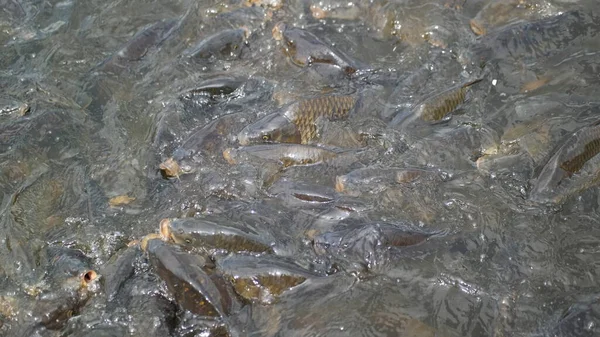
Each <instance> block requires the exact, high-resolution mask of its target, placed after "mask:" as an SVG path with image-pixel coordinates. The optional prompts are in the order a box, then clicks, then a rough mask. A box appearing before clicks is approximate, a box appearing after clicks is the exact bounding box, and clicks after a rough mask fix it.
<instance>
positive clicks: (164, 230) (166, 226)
mask: <svg viewBox="0 0 600 337" xmlns="http://www.w3.org/2000/svg"><path fill="white" fill-rule="evenodd" d="M159 227H160V236H161V238H162V239H163V240H164V241H168V240H169V238H171V220H169V219H162V220H161V221H160V225H159Z"/></svg>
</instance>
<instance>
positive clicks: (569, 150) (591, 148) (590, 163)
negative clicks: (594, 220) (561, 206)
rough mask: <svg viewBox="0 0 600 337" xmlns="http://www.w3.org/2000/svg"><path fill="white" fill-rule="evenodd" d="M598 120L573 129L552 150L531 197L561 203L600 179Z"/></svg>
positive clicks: (540, 200) (599, 123) (542, 201)
mask: <svg viewBox="0 0 600 337" xmlns="http://www.w3.org/2000/svg"><path fill="white" fill-rule="evenodd" d="M598 153H600V121H598V122H596V123H594V124H592V125H589V126H585V127H583V128H581V129H579V130H578V131H577V132H575V133H574V134H573V135H572V136H571V137H570V138H569V139H567V140H566V141H565V143H564V144H563V145H562V146H561V147H560V148H559V149H558V150H557V151H556V152H555V154H554V155H553V156H552V157H551V158H550V160H549V161H548V162H547V163H546V164H545V166H544V167H543V169H542V171H541V172H540V174H539V175H538V176H537V178H536V179H535V181H534V184H533V187H532V189H531V192H530V199H531V200H533V201H536V202H541V203H555V204H556V203H560V202H561V201H563V200H565V199H566V198H567V197H569V196H571V195H573V194H576V193H579V192H581V191H583V190H585V189H587V188H590V187H592V186H594V185H596V184H598V182H600V162H599V160H598V159H600V157H598V156H597V155H598Z"/></svg>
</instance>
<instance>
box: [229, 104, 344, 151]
mask: <svg viewBox="0 0 600 337" xmlns="http://www.w3.org/2000/svg"><path fill="white" fill-rule="evenodd" d="M355 103H356V99H355V98H354V97H353V96H339V95H331V96H323V97H317V98H311V99H307V100H302V101H298V102H295V103H292V104H289V105H287V106H285V107H284V108H282V109H281V110H279V111H277V112H275V113H272V114H270V115H267V116H265V117H263V118H261V119H260V120H258V121H257V122H255V123H254V124H251V125H249V126H247V127H245V128H244V129H243V130H242V131H241V132H240V133H239V134H238V140H239V142H240V144H241V145H250V144H256V143H296V144H308V143H310V142H311V141H313V140H315V139H316V138H318V130H317V119H318V118H327V119H328V120H340V119H346V118H347V117H348V116H349V114H350V111H351V110H352V108H354V105H355Z"/></svg>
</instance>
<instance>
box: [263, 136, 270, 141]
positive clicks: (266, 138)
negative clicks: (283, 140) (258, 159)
mask: <svg viewBox="0 0 600 337" xmlns="http://www.w3.org/2000/svg"><path fill="white" fill-rule="evenodd" d="M262 139H263V140H269V139H271V136H269V135H263V136H262Z"/></svg>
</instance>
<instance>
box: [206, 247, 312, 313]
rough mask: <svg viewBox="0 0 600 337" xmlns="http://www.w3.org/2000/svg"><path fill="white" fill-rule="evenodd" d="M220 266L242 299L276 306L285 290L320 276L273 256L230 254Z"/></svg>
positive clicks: (219, 262) (219, 263)
mask: <svg viewBox="0 0 600 337" xmlns="http://www.w3.org/2000/svg"><path fill="white" fill-rule="evenodd" d="M217 267H218V269H219V270H221V271H222V272H223V273H224V274H225V275H227V276H229V279H230V280H231V282H232V283H233V285H234V288H235V290H236V292H237V293H238V294H239V295H240V296H241V297H243V298H244V299H246V300H249V301H256V302H259V303H261V304H272V303H274V302H275V301H276V299H277V297H279V296H280V295H281V294H283V293H284V292H285V291H288V290H290V289H292V288H293V287H296V286H298V285H300V284H302V283H303V282H305V281H306V280H308V279H313V278H317V277H320V275H319V274H315V273H311V272H309V271H308V270H304V269H303V268H301V267H300V266H298V265H296V264H295V263H293V262H288V261H287V260H285V259H283V258H281V257H276V256H272V255H265V256H260V257H255V256H244V255H230V256H227V257H225V258H224V259H221V260H217Z"/></svg>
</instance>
